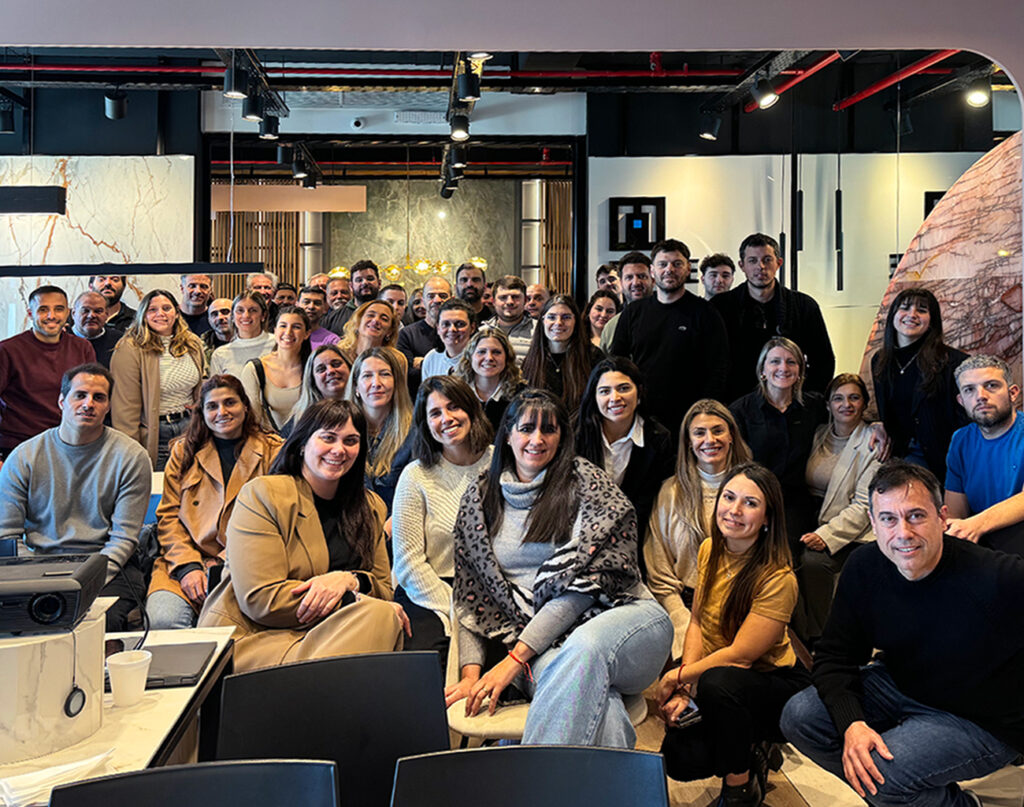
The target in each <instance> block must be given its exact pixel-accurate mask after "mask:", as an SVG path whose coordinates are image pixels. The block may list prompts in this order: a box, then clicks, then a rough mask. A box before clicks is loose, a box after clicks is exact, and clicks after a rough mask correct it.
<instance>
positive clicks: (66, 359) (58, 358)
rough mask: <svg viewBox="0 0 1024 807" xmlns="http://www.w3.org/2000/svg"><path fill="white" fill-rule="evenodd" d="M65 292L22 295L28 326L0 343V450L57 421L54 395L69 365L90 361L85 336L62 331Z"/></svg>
mask: <svg viewBox="0 0 1024 807" xmlns="http://www.w3.org/2000/svg"><path fill="white" fill-rule="evenodd" d="M69 314H70V311H69V309H68V296H67V294H65V293H64V289H62V288H60V287H58V286H39V287H38V288H36V289H33V291H32V293H31V294H29V296H28V315H29V317H30V318H31V320H32V327H31V328H29V330H27V331H24V332H22V333H19V334H18V335H17V336H12V337H11V338H10V339H4V340H3V341H2V342H0V413H2V414H0V454H3V455H4V456H6V455H7V453H8V452H9V451H10V450H11V449H12V448H14V447H15V446H16V445H18V444H19V443H21V442H24V441H25V440H27V439H28V438H30V437H35V435H37V434H39V433H40V432H42V431H45V430H46V429H49V428H52V427H53V426H56V425H57V424H58V423H59V422H60V409H59V408H58V407H57V395H58V393H59V391H60V380H61V376H63V375H64V372H65V371H66V370H67V369H68V368H69V367H74V366H75V365H76V364H83V363H84V362H93V361H96V352H95V351H94V350H93V348H92V345H91V344H89V341H88V340H86V339H81V338H79V337H77V336H75V335H74V334H71V333H67V332H66V331H65V330H64V325H65V324H66V323H67V321H68V316H69Z"/></svg>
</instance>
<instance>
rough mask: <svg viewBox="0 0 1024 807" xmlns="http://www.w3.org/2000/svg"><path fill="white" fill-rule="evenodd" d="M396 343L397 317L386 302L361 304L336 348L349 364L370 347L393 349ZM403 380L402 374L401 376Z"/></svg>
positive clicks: (373, 301) (378, 301)
mask: <svg viewBox="0 0 1024 807" xmlns="http://www.w3.org/2000/svg"><path fill="white" fill-rule="evenodd" d="M396 342H398V317H396V316H395V309H393V308H392V307H391V303H389V302H387V301H386V300H371V301H370V302H368V303H363V304H362V305H361V306H359V307H358V308H357V309H356V310H355V311H353V312H352V316H351V317H349V318H348V321H347V322H346V323H345V327H344V328H343V333H342V337H341V341H339V342H338V347H339V348H340V349H341V352H342V353H343V354H344V356H345V358H347V359H348V361H349V364H352V363H353V362H355V360H356V357H357V356H359V355H360V354H362V353H363V352H365V351H367V350H369V349H370V348H371V347H394V346H395V343H396ZM403 378H404V374H403Z"/></svg>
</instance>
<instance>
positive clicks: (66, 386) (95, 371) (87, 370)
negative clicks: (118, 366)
mask: <svg viewBox="0 0 1024 807" xmlns="http://www.w3.org/2000/svg"><path fill="white" fill-rule="evenodd" d="M79 375H100V376H103V377H104V378H105V379H107V394H108V395H110V394H111V393H112V392H113V391H114V376H113V374H112V373H111V372H110V370H108V369H107V368H106V367H104V366H103V365H102V364H100V363H99V362H95V361H90V362H86V363H85V364H79V365H76V366H75V367H72V368H71V369H70V370H68V371H67V372H65V373H64V375H62V376H61V377H60V394H61V396H65V395H67V394H68V393H69V392H70V391H71V385H72V384H73V383H74V381H75V376H79Z"/></svg>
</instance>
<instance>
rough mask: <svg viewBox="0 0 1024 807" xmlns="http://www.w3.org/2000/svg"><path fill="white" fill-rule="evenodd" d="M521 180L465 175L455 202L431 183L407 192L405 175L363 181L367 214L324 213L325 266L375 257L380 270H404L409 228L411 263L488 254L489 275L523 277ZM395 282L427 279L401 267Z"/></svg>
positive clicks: (455, 260) (407, 283) (413, 282)
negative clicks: (519, 256)
mask: <svg viewBox="0 0 1024 807" xmlns="http://www.w3.org/2000/svg"><path fill="white" fill-rule="evenodd" d="M517 183H518V180H514V179H507V180H499V179H494V180H487V179H472V180H465V181H463V182H462V184H461V185H460V187H459V189H458V190H457V191H455V194H454V195H453V196H452V198H451V199H442V198H441V196H440V194H439V193H438V183H437V182H435V181H433V180H411V181H410V182H409V183H408V191H407V184H406V181H405V180H370V181H366V182H362V183H359V184H363V185H365V186H366V212H365V213H331V214H328V215H327V216H326V221H325V225H326V226H325V230H326V233H325V235H326V238H325V241H326V244H327V254H326V255H325V266H327V267H332V266H339V265H341V266H351V265H352V264H353V263H355V262H356V261H358V260H361V259H363V258H370V259H372V260H373V261H375V262H376V263H377V264H379V265H380V266H381V268H383V267H385V266H388V265H390V264H395V265H397V266H399V267H404V266H405V263H406V260H405V256H406V233H407V232H408V233H409V252H410V258H411V259H412V262H413V263H415V262H416V261H417V260H420V259H425V260H428V261H431V262H437V261H447V262H448V263H450V264H452V265H453V266H458V265H459V264H460V263H463V262H465V261H467V260H469V259H470V258H483V259H484V260H486V261H487V277H488V279H493V278H496V277H499V276H501V275H505V274H518V266H516V254H517V252H516V239H517V238H518V233H519V211H518V208H517V204H516V199H517V196H518V194H517V192H516V191H517V189H516V185H517ZM407 193H408V196H407ZM407 199H408V221H409V227H408V229H407V227H406V220H407V216H406V214H407V206H406V200H407ZM386 282H395V280H394V279H393V278H389V280H388V281H386ZM398 282H400V283H402V284H404V285H405V286H407V287H408V288H412V287H414V286H416V285H420V284H421V283H422V278H417V276H416V274H415V272H413V271H411V270H403V271H402V272H401V276H400V279H399V280H398Z"/></svg>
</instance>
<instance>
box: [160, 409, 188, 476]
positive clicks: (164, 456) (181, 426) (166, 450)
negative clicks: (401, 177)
mask: <svg viewBox="0 0 1024 807" xmlns="http://www.w3.org/2000/svg"><path fill="white" fill-rule="evenodd" d="M190 422H191V421H190V420H189V418H182V419H181V420H177V421H175V422H174V423H164V422H163V421H162V420H161V421H160V431H159V433H158V438H157V447H156V467H154V468H153V470H154V471H162V470H163V469H164V466H165V465H167V460H168V459H169V458H170V456H171V448H170V446H169V445H168V444H169V443H170V442H171V440H173V439H174V438H175V437H177V436H178V435H179V434H184V433H185V430H186V429H187V428H188V424H189V423H190Z"/></svg>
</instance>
